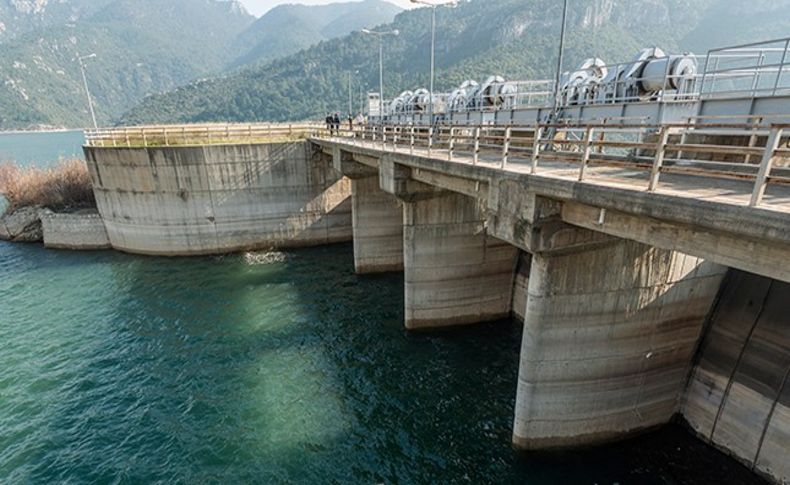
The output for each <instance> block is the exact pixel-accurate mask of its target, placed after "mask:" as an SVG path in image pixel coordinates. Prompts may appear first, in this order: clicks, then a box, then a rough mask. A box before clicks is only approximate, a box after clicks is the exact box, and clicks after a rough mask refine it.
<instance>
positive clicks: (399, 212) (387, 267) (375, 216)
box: [351, 174, 403, 274]
mask: <svg viewBox="0 0 790 485" xmlns="http://www.w3.org/2000/svg"><path fill="white" fill-rule="evenodd" d="M351 200H352V220H353V229H354V268H355V270H356V272H357V273H358V274H365V273H383V272H388V271H402V270H403V206H402V205H401V203H400V201H398V199H396V198H395V197H394V196H392V195H390V194H388V193H386V192H384V191H383V190H381V187H379V178H378V174H376V176H371V177H364V178H358V179H352V180H351Z"/></svg>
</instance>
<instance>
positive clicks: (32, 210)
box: [0, 207, 46, 242]
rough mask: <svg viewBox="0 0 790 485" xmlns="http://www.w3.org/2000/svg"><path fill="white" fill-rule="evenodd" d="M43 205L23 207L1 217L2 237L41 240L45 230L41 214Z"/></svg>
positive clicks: (13, 239)
mask: <svg viewBox="0 0 790 485" xmlns="http://www.w3.org/2000/svg"><path fill="white" fill-rule="evenodd" d="M45 210H46V209H44V208H42V207H23V208H21V209H18V210H15V211H14V212H12V213H10V214H6V215H4V216H2V217H0V239H4V240H6V241H18V242H41V241H43V240H44V232H43V229H42V227H41V216H42V214H43V213H44V211H45Z"/></svg>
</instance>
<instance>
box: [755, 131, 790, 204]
mask: <svg viewBox="0 0 790 485" xmlns="http://www.w3.org/2000/svg"><path fill="white" fill-rule="evenodd" d="M782 131H783V130H782V128H772V129H771V134H770V135H769V136H768V142H767V143H766V144H765V151H764V152H763V159H762V162H760V171H759V172H757V179H756V180H755V181H754V191H753V192H752V199H751V200H750V201H749V206H750V207H756V206H758V205H760V203H761V202H762V201H763V195H764V194H765V186H766V185H767V183H768V176H769V175H771V168H772V167H773V164H774V159H775V158H776V157H774V152H776V149H777V148H779V141H780V140H781V139H782Z"/></svg>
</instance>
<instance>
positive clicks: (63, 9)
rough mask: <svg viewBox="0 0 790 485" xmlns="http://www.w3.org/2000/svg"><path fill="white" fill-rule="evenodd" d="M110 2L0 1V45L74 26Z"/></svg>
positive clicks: (71, 0)
mask: <svg viewBox="0 0 790 485" xmlns="http://www.w3.org/2000/svg"><path fill="white" fill-rule="evenodd" d="M111 1H112V0H59V1H49V0H0V42H3V41H8V40H11V39H14V38H16V37H18V36H19V35H21V34H25V33H27V32H31V31H34V30H38V29H42V28H46V27H51V26H53V25H59V24H63V23H66V22H76V21H79V20H80V19H83V18H85V17H88V16H90V15H91V14H92V13H93V12H95V11H97V10H100V9H102V8H103V7H104V6H105V5H107V4H109V3H110V2H111Z"/></svg>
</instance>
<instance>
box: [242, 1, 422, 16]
mask: <svg viewBox="0 0 790 485" xmlns="http://www.w3.org/2000/svg"><path fill="white" fill-rule="evenodd" d="M338 1H349V0H290V1H289V0H241V3H243V4H244V6H245V7H247V10H249V11H250V13H251V14H253V15H255V16H256V17H260V16H261V15H263V14H264V13H265V12H266V11H267V10H269V9H270V8H272V7H274V6H277V5H280V4H283V3H302V4H305V5H324V4H327V3H337V2H338ZM387 1H389V2H391V3H394V4H396V5H400V6H401V7H403V8H410V7H411V6H412V5H413V4H411V3H410V2H409V0H387Z"/></svg>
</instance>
